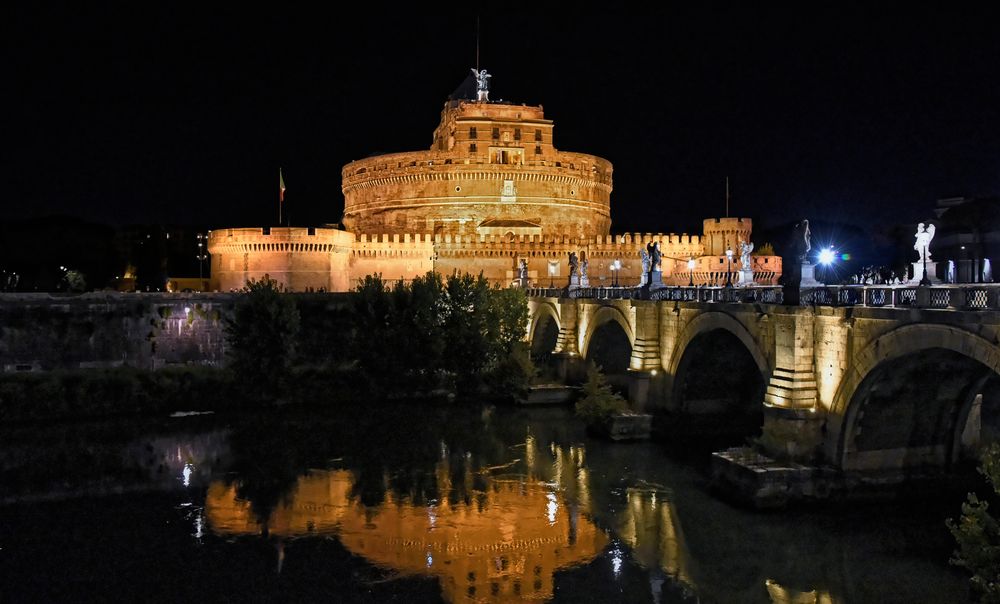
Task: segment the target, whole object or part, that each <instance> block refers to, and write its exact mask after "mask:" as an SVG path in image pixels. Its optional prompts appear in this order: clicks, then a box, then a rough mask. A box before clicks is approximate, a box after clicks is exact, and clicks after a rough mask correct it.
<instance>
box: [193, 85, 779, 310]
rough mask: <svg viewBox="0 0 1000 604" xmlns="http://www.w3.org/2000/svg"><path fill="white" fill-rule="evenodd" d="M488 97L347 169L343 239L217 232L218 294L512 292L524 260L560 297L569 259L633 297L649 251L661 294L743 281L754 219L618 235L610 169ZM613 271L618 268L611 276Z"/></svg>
mask: <svg viewBox="0 0 1000 604" xmlns="http://www.w3.org/2000/svg"><path fill="white" fill-rule="evenodd" d="M460 90H461V89H460ZM473 92H475V91H473ZM480 97H481V95H475V94H472V95H467V96H465V98H454V96H453V98H451V99H449V100H448V101H447V102H446V103H445V106H444V109H443V110H442V112H441V122H440V124H439V125H438V127H437V129H435V131H434V136H433V142H432V144H431V148H430V149H429V150H425V151H413V152H405V153H392V154H388V155H378V156H374V157H369V158H366V159H362V160H358V161H354V162H351V163H349V164H347V165H346V166H344V168H343V170H342V190H343V193H344V215H343V219H342V229H341V228H338V227H326V228H292V227H271V228H266V227H265V228H243V229H235V228H234V229H220V230H216V231H212V232H211V233H210V234H209V239H208V251H209V253H210V254H211V256H212V259H211V275H212V285H213V288H216V289H220V290H230V289H238V288H240V287H242V286H243V284H244V283H245V282H246V281H247V279H250V278H254V279H259V278H261V277H263V276H264V275H265V274H267V275H269V276H270V277H271V278H274V279H277V280H278V281H279V282H281V283H283V284H284V285H285V286H286V287H288V288H290V289H292V290H294V291H303V290H316V291H320V290H323V291H344V290H349V289H351V288H353V287H354V286H355V285H356V284H357V283H358V281H359V280H360V279H363V278H364V277H365V276H366V275H369V274H374V273H381V274H382V276H383V278H385V279H387V280H397V279H403V280H410V279H412V278H414V277H416V276H419V275H423V274H425V273H427V272H428V271H436V272H439V273H443V274H451V273H452V272H453V271H460V272H469V273H473V274H478V273H480V272H482V273H483V274H484V275H485V276H486V277H487V278H488V279H489V280H490V281H493V282H497V283H500V284H504V285H506V284H509V283H511V282H512V281H513V280H514V279H515V278H516V275H517V267H518V266H520V263H521V261H522V260H523V261H525V262H526V263H527V266H528V278H529V281H530V282H532V283H534V284H538V285H548V284H550V283H552V284H561V285H565V284H566V281H567V277H568V264H567V258H568V255H569V253H570V252H575V253H576V254H577V255H578V257H579V258H580V260H581V262H582V261H583V260H584V259H586V260H587V262H588V267H589V270H588V276H589V280H590V284H591V285H592V286H600V285H605V286H610V285H611V284H612V282H613V280H615V279H617V281H618V282H619V283H620V284H622V285H634V284H637V283H638V282H639V278H640V274H641V273H642V264H641V261H640V250H641V249H644V248H645V247H646V245H647V244H648V243H650V242H652V241H657V242H659V243H660V248H661V253H662V271H663V279H664V282H665V283H667V284H677V285H679V284H685V285H686V284H687V283H688V282H689V280H691V279H693V280H694V281H695V283H719V284H721V283H724V282H725V280H726V279H725V276H726V271H727V270H732V271H733V272H735V271H736V270H737V269H738V267H737V266H736V265H735V264H734V263H733V264H730V263H727V261H726V256H725V250H726V249H727V247H728V248H729V249H732V250H733V251H734V252H735V255H736V257H738V255H739V251H738V250H739V243H740V241H746V240H749V239H750V236H751V231H752V224H751V221H750V219H749V218H719V219H714V218H713V219H708V220H706V221H705V225H704V234H703V235H701V236H699V235H688V234H680V235H678V234H669V235H667V234H652V233H632V234H625V235H616V236H612V235H611V234H610V232H611V190H612V165H611V162H609V161H607V160H606V159H603V158H600V157H597V156H594V155H588V154H585V153H574V152H567V151H559V150H557V149H556V148H555V146H554V144H553V127H554V124H553V122H552V120H549V119H546V118H545V115H544V113H543V109H542V107H541V106H528V105H517V104H512V103H505V102H490V101H487V100H477V99H478V98H480ZM656 203H662V202H661V201H660V200H656ZM692 258H693V259H695V260H696V265H697V266H696V267H695V268H694V270H689V268H688V261H689V260H690V259H692ZM615 260H619V261H620V270H617V271H612V268H611V267H612V266H613V263H614V261H615ZM753 262H754V266H753V268H754V273H755V275H754V276H755V280H756V281H758V282H762V283H775V282H776V280H777V277H778V276H779V275H780V274H781V259H780V258H779V257H777V256H758V257H754V259H753ZM614 272H617V273H618V274H617V275H615V274H614ZM734 279H735V277H734Z"/></svg>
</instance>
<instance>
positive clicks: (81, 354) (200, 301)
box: [0, 292, 235, 371]
mask: <svg viewBox="0 0 1000 604" xmlns="http://www.w3.org/2000/svg"><path fill="white" fill-rule="evenodd" d="M234 299H235V298H234V297H233V296H232V295H230V294H203V293H202V294H137V293H127V294H123V293H105V292H94V293H89V294H83V295H80V296H73V297H65V296H56V295H49V294H0V325H3V329H2V330H0V370H2V371H44V370H53V369H80V368H100V367H118V366H122V365H124V366H130V367H137V368H141V369H155V368H158V367H162V366H165V365H183V364H196V365H220V364H222V363H223V362H224V359H225V334H224V331H223V321H222V318H223V316H225V314H226V313H227V312H228V309H229V308H231V306H232V303H233V300H234Z"/></svg>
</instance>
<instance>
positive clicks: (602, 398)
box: [576, 363, 628, 428]
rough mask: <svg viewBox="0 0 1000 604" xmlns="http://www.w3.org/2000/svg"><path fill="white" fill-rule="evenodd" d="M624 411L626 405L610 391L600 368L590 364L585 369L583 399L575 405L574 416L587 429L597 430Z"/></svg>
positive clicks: (626, 407)
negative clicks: (581, 421)
mask: <svg viewBox="0 0 1000 604" xmlns="http://www.w3.org/2000/svg"><path fill="white" fill-rule="evenodd" d="M626 411H628V403H626V402H625V399H623V398H622V397H620V396H619V395H617V394H615V393H614V392H612V391H611V385H610V384H608V380H607V378H605V377H604V374H603V373H601V368H600V367H597V366H596V365H594V364H593V363H591V365H590V367H588V368H587V382H586V383H585V384H584V385H583V398H582V399H580V400H579V401H577V403H576V415H577V416H578V417H579V418H580V419H582V420H583V421H584V423H585V424H587V426H588V427H591V428H599V427H603V426H605V425H607V424H608V422H610V420H611V418H612V417H613V416H615V415H618V414H620V413H624V412H626Z"/></svg>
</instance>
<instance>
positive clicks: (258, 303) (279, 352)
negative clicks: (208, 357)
mask: <svg viewBox="0 0 1000 604" xmlns="http://www.w3.org/2000/svg"><path fill="white" fill-rule="evenodd" d="M242 294H243V295H242V296H241V298H240V300H239V301H238V302H237V303H236V307H235V308H234V309H233V314H232V317H231V318H230V319H229V320H228V321H226V327H225V330H226V342H227V344H228V349H227V358H228V360H229V364H230V367H231V368H232V369H233V371H234V373H235V374H236V378H237V380H238V381H239V383H240V384H241V385H242V386H243V387H244V390H245V393H246V394H247V395H248V396H250V397H251V398H257V399H262V400H263V399H271V398H275V397H281V395H282V392H283V389H284V387H285V386H286V383H287V378H288V373H289V370H290V361H291V359H292V357H293V355H294V353H295V343H296V338H297V337H298V333H299V310H298V308H297V307H296V304H295V299H294V298H293V297H292V296H290V295H288V294H286V293H285V292H284V289H283V288H282V287H281V285H280V284H278V282H277V281H275V280H273V279H269V278H267V277H266V276H265V278H264V279H261V280H259V281H254V280H250V281H247V285H246V287H245V288H243V291H242Z"/></svg>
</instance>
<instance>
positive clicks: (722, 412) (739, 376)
mask: <svg viewBox="0 0 1000 604" xmlns="http://www.w3.org/2000/svg"><path fill="white" fill-rule="evenodd" d="M770 373H771V371H770V365H769V363H768V361H767V357H766V356H765V354H764V352H763V351H762V350H761V349H760V347H759V345H758V344H757V343H756V342H755V341H754V338H753V336H752V335H751V334H750V332H749V330H747V328H746V327H745V326H744V325H743V324H742V323H741V322H740V321H739V320H737V319H736V318H735V317H733V316H731V315H729V314H728V313H725V312H722V311H709V312H705V313H702V314H700V315H697V316H696V317H694V318H693V319H692V320H691V321H690V322H689V323H688V324H687V325H686V326H685V328H684V329H683V331H682V332H681V334H680V337H679V338H678V340H677V345H676V346H675V348H674V351H673V354H672V356H671V358H670V361H669V365H668V366H667V373H666V375H667V376H668V379H669V381H668V383H667V384H666V389H665V392H664V394H665V396H666V401H665V402H666V409H665V411H666V413H667V414H669V415H671V416H672V421H671V423H672V424H675V426H676V429H677V431H678V436H684V437H695V438H696V440H698V441H700V442H704V443H705V444H710V446H713V447H714V446H729V445H732V444H742V442H743V441H744V439H745V438H746V437H747V436H751V435H753V434H756V433H757V432H758V430H759V429H760V426H761V425H762V424H763V421H764V417H763V414H764V405H763V402H764V391H765V388H766V386H767V381H768V379H769V377H770Z"/></svg>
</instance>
